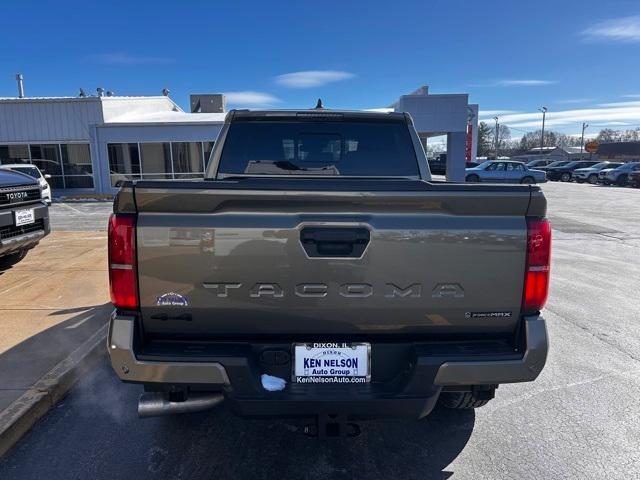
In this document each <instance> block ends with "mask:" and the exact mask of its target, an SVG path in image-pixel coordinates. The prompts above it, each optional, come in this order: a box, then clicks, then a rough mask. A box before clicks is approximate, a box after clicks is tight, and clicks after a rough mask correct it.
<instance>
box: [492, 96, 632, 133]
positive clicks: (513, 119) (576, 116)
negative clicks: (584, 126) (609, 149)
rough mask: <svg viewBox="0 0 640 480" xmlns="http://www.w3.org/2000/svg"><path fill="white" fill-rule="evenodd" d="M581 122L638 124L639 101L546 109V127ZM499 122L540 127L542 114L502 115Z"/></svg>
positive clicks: (600, 124) (513, 125)
mask: <svg viewBox="0 0 640 480" xmlns="http://www.w3.org/2000/svg"><path fill="white" fill-rule="evenodd" d="M582 122H587V123H590V124H592V125H594V126H595V125H597V126H598V127H600V126H602V125H611V126H614V125H616V126H621V125H627V124H629V125H637V124H640V102H619V104H615V105H612V106H600V107H593V108H583V109H574V110H563V111H548V112H547V116H546V123H545V125H546V126H547V127H563V126H573V125H580V124H581V123H582ZM613 122H615V123H613ZM500 123H502V124H503V125H507V126H509V127H514V128H540V126H541V124H542V114H541V113H540V112H531V113H516V114H512V115H503V116H501V117H500Z"/></svg>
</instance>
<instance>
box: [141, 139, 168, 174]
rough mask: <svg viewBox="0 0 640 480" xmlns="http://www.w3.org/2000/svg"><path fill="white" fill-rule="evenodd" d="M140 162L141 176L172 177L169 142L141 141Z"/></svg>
mask: <svg viewBox="0 0 640 480" xmlns="http://www.w3.org/2000/svg"><path fill="white" fill-rule="evenodd" d="M140 164H141V167H142V168H141V171H142V178H143V179H145V180H163V179H167V178H169V179H170V178H173V170H172V167H171V144H170V143H141V144H140Z"/></svg>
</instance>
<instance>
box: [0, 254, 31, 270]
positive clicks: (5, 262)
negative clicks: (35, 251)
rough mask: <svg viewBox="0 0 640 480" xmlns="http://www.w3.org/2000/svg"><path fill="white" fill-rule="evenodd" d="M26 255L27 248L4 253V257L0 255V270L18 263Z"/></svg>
mask: <svg viewBox="0 0 640 480" xmlns="http://www.w3.org/2000/svg"><path fill="white" fill-rule="evenodd" d="M26 255H27V250H20V251H19V252H16V253H11V254H9V255H5V256H4V257H0V270H4V269H5V268H9V267H10V266H12V265H14V264H16V263H18V262H19V261H20V260H22V259H23V258H24V257H25V256H26Z"/></svg>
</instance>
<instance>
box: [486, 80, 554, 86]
mask: <svg viewBox="0 0 640 480" xmlns="http://www.w3.org/2000/svg"><path fill="white" fill-rule="evenodd" d="M553 83H558V82H556V81H555V80H535V79H528V80H498V81H497V82H496V83H495V85H496V87H538V86H541V85H551V84H553Z"/></svg>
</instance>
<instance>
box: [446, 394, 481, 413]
mask: <svg viewBox="0 0 640 480" xmlns="http://www.w3.org/2000/svg"><path fill="white" fill-rule="evenodd" d="M481 397H482V398H481ZM492 398H493V391H491V392H444V393H442V394H441V395H440V403H441V404H442V406H443V407H445V408H454V409H456V410H465V409H470V408H479V407H483V406H485V405H486V404H487V403H489V400H491V399H492Z"/></svg>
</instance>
